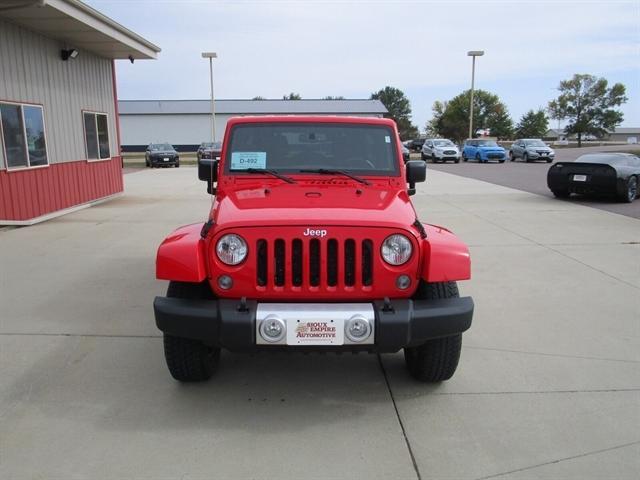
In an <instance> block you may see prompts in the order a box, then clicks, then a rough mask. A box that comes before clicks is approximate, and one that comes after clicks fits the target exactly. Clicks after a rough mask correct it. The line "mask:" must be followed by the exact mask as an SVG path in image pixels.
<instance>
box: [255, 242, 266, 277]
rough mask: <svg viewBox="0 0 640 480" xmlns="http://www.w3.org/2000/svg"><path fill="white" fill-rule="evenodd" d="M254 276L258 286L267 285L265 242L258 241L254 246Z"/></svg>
mask: <svg viewBox="0 0 640 480" xmlns="http://www.w3.org/2000/svg"><path fill="white" fill-rule="evenodd" d="M256 275H257V279H256V281H257V282H258V285H259V286H261V287H264V286H265V285H266V284H267V241H266V240H263V239H260V240H258V243H257V244H256Z"/></svg>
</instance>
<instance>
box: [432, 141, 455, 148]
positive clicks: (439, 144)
mask: <svg viewBox="0 0 640 480" xmlns="http://www.w3.org/2000/svg"><path fill="white" fill-rule="evenodd" d="M433 144H434V145H435V146H436V147H453V142H452V141H451V140H434V141H433Z"/></svg>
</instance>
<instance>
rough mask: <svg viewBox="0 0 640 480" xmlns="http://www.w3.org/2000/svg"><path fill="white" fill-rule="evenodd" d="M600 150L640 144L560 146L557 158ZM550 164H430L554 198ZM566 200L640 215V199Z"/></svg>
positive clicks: (567, 159)
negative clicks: (550, 181)
mask: <svg viewBox="0 0 640 480" xmlns="http://www.w3.org/2000/svg"><path fill="white" fill-rule="evenodd" d="M598 152H633V153H635V154H636V155H640V147H639V146H637V145H617V146H602V147H583V148H558V149H557V150H556V161H558V162H573V161H574V160H576V159H577V158H578V157H579V156H580V155H585V154H587V153H598ZM549 167H550V165H549V164H548V163H547V162H544V161H542V162H531V163H526V162H523V161H522V159H518V161H516V162H509V161H508V160H507V161H506V162H505V163H497V162H490V163H478V162H475V161H469V162H467V163H465V162H460V163H429V164H428V167H427V168H429V169H431V168H433V169H435V170H439V171H441V172H447V173H453V174H455V175H461V176H463V177H468V178H475V179H477V180H483V181H485V182H490V183H495V184H497V185H502V186H505V187H510V188H516V189H518V190H524V191H526V192H530V193H536V194H538V195H544V196H546V197H549V198H553V194H552V193H551V190H549V187H547V172H548V170H549ZM562 201H565V202H571V203H577V204H580V205H585V206H588V207H593V208H600V209H602V210H606V211H608V212H613V213H618V214H620V215H627V216H629V217H633V218H637V219H640V201H635V202H633V203H621V202H620V201H619V200H618V199H616V198H612V197H593V196H587V195H571V198H569V199H565V200H562Z"/></svg>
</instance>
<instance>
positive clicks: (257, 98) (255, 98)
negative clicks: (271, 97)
mask: <svg viewBox="0 0 640 480" xmlns="http://www.w3.org/2000/svg"><path fill="white" fill-rule="evenodd" d="M251 100H266V98H264V97H261V96H260V95H258V96H257V97H253V98H252V99H251Z"/></svg>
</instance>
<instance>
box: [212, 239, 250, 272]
mask: <svg viewBox="0 0 640 480" xmlns="http://www.w3.org/2000/svg"><path fill="white" fill-rule="evenodd" d="M216 253H217V254H218V258H219V259H220V261H221V262H222V263H226V264H227V265H238V264H239V263H240V262H242V261H243V260H244V259H245V257H246V256H247V242H245V241H244V240H243V239H242V237H241V236H239V235H236V234H234V233H229V234H227V235H224V236H223V237H222V238H221V239H220V240H218V243H217V244H216Z"/></svg>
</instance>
